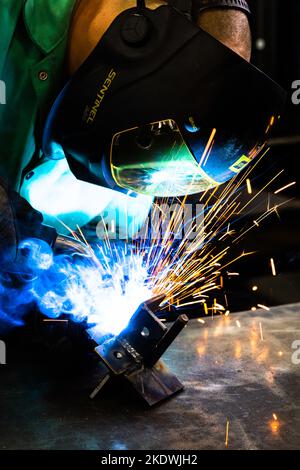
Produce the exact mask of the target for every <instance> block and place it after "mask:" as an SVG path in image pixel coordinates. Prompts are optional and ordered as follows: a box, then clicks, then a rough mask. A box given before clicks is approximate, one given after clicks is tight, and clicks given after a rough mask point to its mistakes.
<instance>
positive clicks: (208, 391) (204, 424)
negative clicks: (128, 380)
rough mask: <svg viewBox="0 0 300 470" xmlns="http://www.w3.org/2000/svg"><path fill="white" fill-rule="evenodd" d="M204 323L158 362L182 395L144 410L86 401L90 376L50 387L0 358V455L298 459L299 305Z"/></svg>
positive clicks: (44, 377)
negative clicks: (224, 453)
mask: <svg viewBox="0 0 300 470" xmlns="http://www.w3.org/2000/svg"><path fill="white" fill-rule="evenodd" d="M204 321H205V323H200V322H199V321H197V320H193V321H191V322H190V324H189V325H188V327H187V328H186V329H185V330H184V332H183V333H182V334H181V335H180V336H179V337H178V338H177V339H176V341H175V342H174V343H173V346H172V347H171V348H170V350H169V351H168V352H167V353H166V354H165V356H164V360H165V362H166V363H167V364H168V365H169V367H170V368H171V369H172V371H174V372H175V373H176V374H177V376H178V377H179V378H180V379H181V380H182V381H183V383H184V384H185V387H186V389H185V391H184V392H183V393H181V394H179V395H177V396H175V397H174V398H172V399H171V400H169V401H167V402H164V403H163V404H162V405H160V406H157V407H154V408H152V409H147V408H145V407H144V406H143V405H142V404H141V403H140V402H139V401H137V400H136V397H135V396H134V395H132V394H130V393H127V392H126V391H124V390H121V389H120V388H113V387H111V388H109V386H108V388H107V389H106V390H104V391H103V394H102V395H101V396H100V397H98V398H97V399H96V400H90V399H89V398H88V395H89V392H90V391H91V389H92V388H93V385H94V384H95V383H96V381H97V371H94V372H93V373H87V374H86V375H85V376H84V375H83V376H82V375H81V376H74V375H72V374H70V376H69V377H67V376H66V377H61V378H60V379H57V378H56V379H55V380H54V379H53V377H51V376H49V375H48V374H47V373H46V371H45V370H44V369H43V367H41V365H38V366H37V365H34V364H33V363H32V361H26V360H24V361H22V359H21V358H20V361H13V363H12V364H10V362H9V357H10V356H9V351H8V358H7V360H8V364H7V365H6V366H1V367H0V374H1V375H0V377H1V381H0V407H1V408H0V413H1V426H0V449H91V450H92V449H95V450H103V449H109V450H113V449H121V450H125V449H129V450H137V449H146V450H160V449H165V450H166V449H174V450H175V449H176V450H180V449H224V448H226V444H225V441H226V440H227V446H228V448H229V449H299V448H300V398H299V397H300V364H299V365H297V364H293V363H292V354H293V353H295V350H293V349H292V343H293V342H294V341H296V340H300V304H295V305H289V306H281V307H276V308H272V309H271V310H270V311H265V310H257V311H255V312H242V313H238V314H232V315H230V316H228V317H224V316H223V317H214V318H212V317H206V318H204ZM295 358H296V359H297V357H296V354H295V357H294V359H295ZM298 358H300V354H299V355H298ZM294 362H295V361H294ZM226 430H227V432H228V433H227V439H226Z"/></svg>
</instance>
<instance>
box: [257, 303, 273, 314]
mask: <svg viewBox="0 0 300 470" xmlns="http://www.w3.org/2000/svg"><path fill="white" fill-rule="evenodd" d="M257 306H258V308H262V309H263V310H266V311H267V312H269V311H270V308H269V307H267V306H266V305H262V304H257Z"/></svg>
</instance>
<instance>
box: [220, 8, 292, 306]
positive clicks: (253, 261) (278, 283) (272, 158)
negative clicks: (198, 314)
mask: <svg viewBox="0 0 300 470" xmlns="http://www.w3.org/2000/svg"><path fill="white" fill-rule="evenodd" d="M249 3H250V5H251V8H252V11H253V22H252V32H253V55H252V62H253V63H254V64H255V65H256V66H257V67H258V68H260V69H262V70H263V71H264V72H265V73H267V74H268V75H270V76H271V77H272V78H273V79H274V80H276V81H278V82H279V83H280V84H281V85H282V86H283V87H284V88H285V89H286V90H287V91H288V94H289V99H288V103H287V110H286V113H285V115H284V116H282V119H281V123H280V125H279V126H278V127H277V129H276V132H275V134H274V135H273V136H272V140H271V142H270V146H271V152H270V154H269V156H268V158H266V159H265V161H264V163H263V164H262V165H260V166H259V168H258V169H257V171H255V174H253V175H252V177H251V178H252V184H253V186H254V188H256V189H259V188H261V187H263V185H264V183H266V182H267V181H268V179H270V175H272V174H275V173H276V172H277V170H278V171H280V170H281V169H284V170H285V171H284V174H283V176H282V178H280V180H278V181H277V182H276V184H275V185H274V186H271V187H270V188H269V191H270V193H269V195H268V194H267V192H266V191H264V192H263V194H262V195H261V196H260V198H259V201H257V203H256V206H255V208H254V210H253V208H252V210H251V212H249V213H248V214H247V218H248V220H249V221H250V220H253V218H256V217H258V216H259V214H260V213H262V211H263V210H264V209H263V208H265V201H266V198H267V197H268V196H269V197H272V194H273V192H274V190H275V189H278V188H280V187H282V186H284V185H285V184H288V183H290V182H292V181H298V173H299V157H300V105H298V106H296V105H293V104H292V100H291V97H292V93H293V91H294V90H292V83H293V82H294V81H295V80H300V1H299V0H289V1H284V0H252V1H251V0H250V2H249ZM262 40H263V43H264V47H261V43H262ZM281 183H282V184H281ZM290 199H291V200H290ZM284 200H286V201H288V200H289V202H287V204H286V205H285V206H284V208H281V209H280V211H279V212H280V220H279V218H278V217H277V216H274V217H273V216H272V217H271V218H270V219H269V220H268V221H267V222H266V223H264V225H263V226H262V227H261V228H260V229H259V230H257V231H252V232H250V234H249V236H247V237H246V238H245V239H244V241H243V243H244V246H245V248H246V249H250V250H257V251H258V253H257V254H256V255H254V256H253V257H250V258H247V260H246V261H242V262H240V263H237V265H235V266H234V269H233V270H234V271H238V272H240V276H239V277H238V278H234V279H231V280H230V279H228V280H227V284H226V287H227V291H228V292H227V293H228V297H229V298H230V308H231V310H233V311H237V310H244V309H248V308H250V307H252V306H255V305H256V304H257V303H263V304H265V305H268V306H271V305H279V304H287V303H291V302H296V301H300V288H299V287H300V230H299V229H300V186H299V184H297V185H296V186H293V187H292V188H290V189H289V190H287V191H285V192H283V193H281V194H280V201H279V202H283V201H284ZM271 257H272V258H274V260H275V263H276V268H277V272H278V275H277V276H276V277H273V276H272V274H271V268H270V258H271ZM253 285H257V286H258V288H259V289H258V291H257V293H255V294H254V293H253V292H252V289H251V288H252V286H253Z"/></svg>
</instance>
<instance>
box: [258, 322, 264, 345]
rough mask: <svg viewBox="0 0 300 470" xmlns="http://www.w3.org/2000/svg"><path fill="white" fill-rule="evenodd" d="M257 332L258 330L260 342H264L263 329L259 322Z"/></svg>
mask: <svg viewBox="0 0 300 470" xmlns="http://www.w3.org/2000/svg"><path fill="white" fill-rule="evenodd" d="M259 330H260V339H261V341H264V335H263V329H262V324H261V322H259Z"/></svg>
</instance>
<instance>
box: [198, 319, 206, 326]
mask: <svg viewBox="0 0 300 470" xmlns="http://www.w3.org/2000/svg"><path fill="white" fill-rule="evenodd" d="M197 321H198V322H199V323H202V324H203V325H204V324H205V320H202V318H198V320H197Z"/></svg>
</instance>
